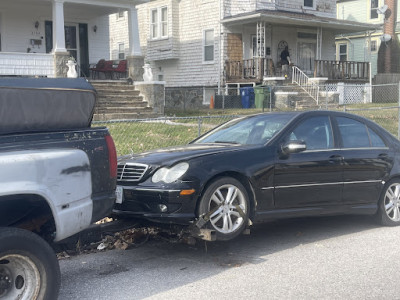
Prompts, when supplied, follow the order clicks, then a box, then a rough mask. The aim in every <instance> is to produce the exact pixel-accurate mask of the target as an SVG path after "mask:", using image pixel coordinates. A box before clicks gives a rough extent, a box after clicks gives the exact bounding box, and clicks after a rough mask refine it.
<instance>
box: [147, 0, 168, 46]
mask: <svg viewBox="0 0 400 300" xmlns="http://www.w3.org/2000/svg"><path fill="white" fill-rule="evenodd" d="M150 35H151V39H160V38H166V37H168V8H167V7H161V8H155V9H152V10H151V12H150Z"/></svg>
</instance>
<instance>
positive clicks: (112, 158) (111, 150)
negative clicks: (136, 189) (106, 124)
mask: <svg viewBox="0 0 400 300" xmlns="http://www.w3.org/2000/svg"><path fill="white" fill-rule="evenodd" d="M105 139H106V143H107V148H108V162H109V164H110V177H111V178H116V177H117V150H116V149H115V144H114V141H113V139H112V137H111V135H109V134H108V135H106V136H105Z"/></svg>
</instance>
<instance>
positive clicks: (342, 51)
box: [339, 44, 347, 61]
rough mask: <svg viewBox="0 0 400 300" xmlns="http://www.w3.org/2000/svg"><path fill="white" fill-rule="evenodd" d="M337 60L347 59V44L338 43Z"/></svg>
mask: <svg viewBox="0 0 400 300" xmlns="http://www.w3.org/2000/svg"><path fill="white" fill-rule="evenodd" d="M339 60H340V61H346V60H347V44H339Z"/></svg>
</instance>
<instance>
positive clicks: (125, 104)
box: [90, 80, 155, 121]
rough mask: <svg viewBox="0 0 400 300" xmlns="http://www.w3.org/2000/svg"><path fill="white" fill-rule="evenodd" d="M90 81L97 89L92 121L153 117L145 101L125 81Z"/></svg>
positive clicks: (151, 110)
mask: <svg viewBox="0 0 400 300" xmlns="http://www.w3.org/2000/svg"><path fill="white" fill-rule="evenodd" d="M90 83H91V84H92V85H93V87H94V88H95V89H96V91H97V104H96V107H95V111H94V116H93V121H109V120H118V119H145V118H152V117H155V115H154V114H153V109H152V108H151V107H149V106H148V103H147V101H144V100H143V97H142V96H140V95H139V91H136V90H135V87H134V86H133V85H131V84H129V83H128V82H127V81H122V80H92V81H91V82H90Z"/></svg>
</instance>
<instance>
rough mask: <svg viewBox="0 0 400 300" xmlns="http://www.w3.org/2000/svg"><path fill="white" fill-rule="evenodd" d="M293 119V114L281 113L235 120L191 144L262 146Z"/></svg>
mask: <svg viewBox="0 0 400 300" xmlns="http://www.w3.org/2000/svg"><path fill="white" fill-rule="evenodd" d="M293 117H294V115H293V114H285V113H282V114H264V115H256V116H252V117H245V118H240V119H235V120H232V121H229V122H227V123H225V124H223V125H221V126H219V127H217V128H215V129H213V130H211V131H210V132H208V133H206V134H205V135H203V136H201V137H200V138H198V139H197V140H194V141H193V142H192V143H193V144H204V143H230V144H241V145H262V144H265V143H266V142H268V141H269V140H270V139H271V138H272V137H273V136H274V135H276V134H277V133H278V132H279V131H280V130H281V129H282V128H283V127H284V126H285V125H286V124H287V123H288V122H289V121H290V120H291V119H292V118H293Z"/></svg>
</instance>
